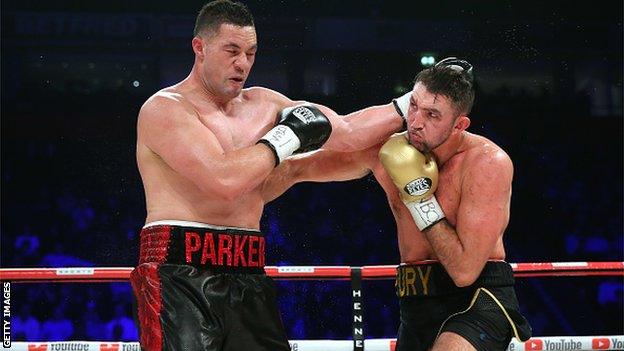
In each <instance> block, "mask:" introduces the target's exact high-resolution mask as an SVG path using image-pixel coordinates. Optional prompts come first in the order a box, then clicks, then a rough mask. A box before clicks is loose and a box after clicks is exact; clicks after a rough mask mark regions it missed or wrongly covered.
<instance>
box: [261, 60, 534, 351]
mask: <svg viewBox="0 0 624 351" xmlns="http://www.w3.org/2000/svg"><path fill="white" fill-rule="evenodd" d="M473 101H474V88H473V77H472V66H471V65H470V64H469V63H468V62H466V61H464V60H459V59H456V58H449V59H445V60H443V61H440V62H439V63H438V64H437V65H436V66H434V67H432V68H428V69H425V70H424V71H422V72H420V73H419V74H418V75H417V76H416V80H415V84H414V88H413V90H412V91H411V92H409V93H407V94H406V95H404V96H402V97H401V98H399V99H397V100H396V101H395V103H396V106H397V109H398V110H399V111H400V113H402V114H403V115H405V116H407V124H408V131H407V133H402V134H396V135H394V136H393V137H391V138H390V139H389V140H388V141H387V142H385V143H382V144H379V145H377V146H374V147H371V148H369V149H366V150H363V151H358V152H350V153H344V152H335V151H329V150H320V151H317V152H315V153H312V154H307V155H302V156H301V157H295V158H292V159H289V160H287V161H286V162H285V163H284V164H282V165H280V166H279V167H278V168H276V169H275V171H274V173H273V174H272V175H271V176H270V177H269V178H268V179H267V181H266V182H265V185H264V191H263V196H264V198H265V201H270V200H272V199H273V198H275V197H276V196H277V195H279V194H281V192H282V191H284V190H285V189H287V188H288V187H290V186H291V185H293V184H294V183H297V182H301V181H316V182H325V181H336V180H348V179H355V178H359V177H362V176H364V175H366V174H368V173H369V172H372V173H373V175H374V176H375V178H376V179H377V181H378V182H379V184H380V185H381V187H382V188H383V189H384V191H385V192H386V195H387V198H388V202H389V204H390V208H391V209H392V213H393V214H394V218H395V220H396V224H397V232H398V242H399V252H400V255H401V262H402V263H401V265H400V266H399V267H398V269H397V278H396V293H397V295H398V297H399V304H400V311H401V317H400V322H401V324H400V327H399V332H398V337H397V350H399V351H406V350H410V351H414V350H430V349H431V350H436V351H448V350H475V349H476V350H505V349H506V348H507V346H508V345H509V342H510V339H511V338H512V337H516V338H518V339H519V340H523V341H524V340H527V339H528V338H529V337H530V335H531V328H530V326H529V324H528V322H527V321H526V319H525V318H524V317H523V316H522V315H521V314H520V311H519V306H518V301H517V299H516V295H515V291H514V278H513V272H512V269H511V266H510V265H509V264H508V263H506V262H505V261H504V259H505V249H504V246H503V233H504V231H505V228H506V227H507V224H508V222H509V205H510V198H511V183H512V177H513V165H512V162H511V159H510V158H509V156H508V155H507V154H506V153H505V151H503V149H501V148H500V147H499V146H498V145H496V144H494V143H493V142H492V141H490V140H488V139H487V138H485V137H483V136H479V135H476V134H472V133H470V132H468V131H466V129H467V128H468V126H469V125H470V119H469V117H468V113H469V112H470V110H471V108H472V104H473Z"/></svg>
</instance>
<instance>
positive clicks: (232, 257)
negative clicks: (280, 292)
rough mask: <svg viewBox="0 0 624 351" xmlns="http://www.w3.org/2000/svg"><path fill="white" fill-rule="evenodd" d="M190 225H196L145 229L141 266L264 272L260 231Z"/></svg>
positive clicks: (165, 224)
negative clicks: (174, 265) (161, 265)
mask: <svg viewBox="0 0 624 351" xmlns="http://www.w3.org/2000/svg"><path fill="white" fill-rule="evenodd" d="M174 223H176V224H174ZM178 224H184V225H178ZM189 224H196V222H182V221H158V222H152V223H149V224H148V225H146V226H145V227H143V229H142V230H141V235H140V237H141V239H140V241H141V245H140V249H139V252H140V254H139V264H142V263H150V262H155V263H171V264H184V265H191V266H195V267H198V268H212V269H215V268H218V269H219V271H221V272H240V273H259V272H264V270H263V268H264V263H265V257H264V252H265V240H264V235H263V234H262V233H261V232H260V231H257V230H248V229H242V228H230V227H220V226H212V225H209V224H202V223H199V224H202V225H201V226H196V225H189Z"/></svg>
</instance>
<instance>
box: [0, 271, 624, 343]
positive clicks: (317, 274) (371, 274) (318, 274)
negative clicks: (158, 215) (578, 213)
mask: <svg viewBox="0 0 624 351" xmlns="http://www.w3.org/2000/svg"><path fill="white" fill-rule="evenodd" d="M511 265H512V268H513V270H514V276H515V277H517V278H534V277H561V276H577V277H588V276H624V262H545V263H512V264H511ZM132 269H133V268H128V267H101V268H100V267H97V268H96V267H93V268H81V267H76V268H0V280H1V281H3V282H10V283H43V282H72V283H80V282H89V283H94V282H124V281H128V279H129V277H130V272H132ZM265 271H266V273H267V274H268V275H269V276H271V277H273V278H274V279H287V280H350V281H351V297H352V301H353V303H352V304H351V314H352V316H353V319H352V321H353V327H352V335H353V340H291V341H290V345H291V349H292V350H293V351H350V350H357V351H363V350H366V351H394V347H395V339H365V338H364V331H363V320H364V306H363V299H362V297H363V294H364V291H363V290H362V281H363V280H375V279H394V278H395V275H396V266H393V265H385V266H362V267H350V266H280V267H275V266H267V267H265ZM393 297H394V296H393ZM4 346H5V349H7V350H15V351H54V350H99V351H125V350H137V351H138V350H140V347H139V343H138V342H127V343H126V342H97V341H67V342H11V343H10V346H9V347H6V346H7V345H4ZM507 350H508V351H518V350H525V351H527V350H624V335H598V336H550V337H533V338H531V339H529V340H528V341H526V342H520V341H518V340H516V339H512V342H511V343H510V344H509V347H508V348H507Z"/></svg>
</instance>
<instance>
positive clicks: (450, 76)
mask: <svg viewBox="0 0 624 351" xmlns="http://www.w3.org/2000/svg"><path fill="white" fill-rule="evenodd" d="M453 67H455V66H445V65H438V66H433V67H429V68H427V69H425V70H423V71H421V72H420V73H418V75H416V79H415V81H414V83H421V84H423V85H424V86H425V87H426V88H427V90H428V91H429V92H430V93H432V94H439V95H444V96H446V97H448V98H449V99H450V100H451V102H452V103H453V107H454V108H455V110H456V112H458V113H460V114H468V113H470V110H472V105H473V104H474V98H475V90H474V85H473V76H472V71H470V72H467V71H465V70H461V69H455V68H453Z"/></svg>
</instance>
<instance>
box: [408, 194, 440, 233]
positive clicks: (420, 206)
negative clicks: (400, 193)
mask: <svg viewBox="0 0 624 351" xmlns="http://www.w3.org/2000/svg"><path fill="white" fill-rule="evenodd" d="M405 206H407V208H408V209H409V211H410V213H411V215H412V218H414V222H416V226H417V227H418V229H420V231H421V232H422V231H423V230H425V229H427V228H429V227H431V226H432V225H434V224H436V223H438V222H439V221H441V220H442V219H443V218H445V215H444V212H443V211H442V208H441V207H440V204H439V203H438V200H436V198H435V196H432V197H431V198H430V199H429V200H426V201H423V202H416V201H414V202H408V203H406V204H405Z"/></svg>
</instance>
